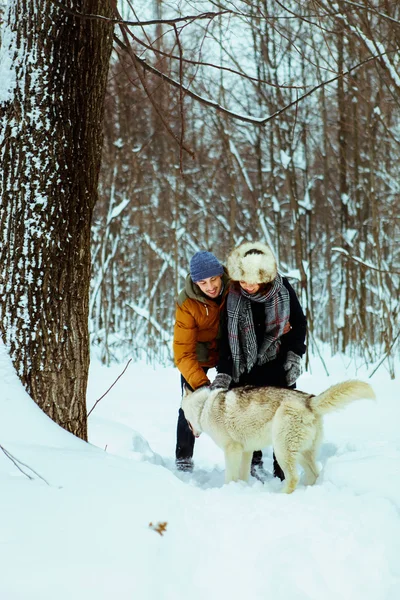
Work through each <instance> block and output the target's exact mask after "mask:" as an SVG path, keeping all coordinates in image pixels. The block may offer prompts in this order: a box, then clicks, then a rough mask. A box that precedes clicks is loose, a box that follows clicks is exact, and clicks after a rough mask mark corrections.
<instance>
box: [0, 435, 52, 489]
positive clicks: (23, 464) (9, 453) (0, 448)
mask: <svg viewBox="0 0 400 600" xmlns="http://www.w3.org/2000/svg"><path fill="white" fill-rule="evenodd" d="M0 450H2V451H3V452H4V454H5V455H6V456H7V458H8V459H9V460H11V462H12V463H13V464H14V465H15V466H16V467H17V469H18V471H21V473H22V474H23V475H25V477H27V478H28V479H30V480H31V481H33V480H34V479H35V478H34V477H32V475H29V473H25V471H24V470H23V469H22V468H21V467H20V465H22V466H23V467H25V468H26V469H29V470H30V471H32V473H34V474H35V475H36V477H39V479H41V480H42V481H44V482H45V483H46V484H47V485H48V486H49V487H51V486H50V484H49V482H48V481H46V479H45V478H44V477H42V476H41V475H39V473H37V472H36V471H35V470H34V469H32V467H30V466H29V465H26V464H25V463H24V462H22V460H19V458H16V457H15V456H13V455H12V454H11V452H9V451H8V450H7V449H6V448H4V446H2V445H1V444H0Z"/></svg>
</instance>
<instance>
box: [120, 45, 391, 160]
mask: <svg viewBox="0 0 400 600" xmlns="http://www.w3.org/2000/svg"><path fill="white" fill-rule="evenodd" d="M114 39H115V41H116V42H117V44H118V45H119V46H120V47H121V48H122V49H124V50H125V51H126V52H128V53H129V55H130V56H131V57H132V60H134V62H137V63H139V64H140V65H141V66H142V67H143V69H144V70H145V71H149V72H150V73H153V74H154V75H157V77H160V78H161V79H162V80H163V81H166V82H167V83H169V84H170V85H172V86H173V87H176V88H178V89H179V88H180V87H181V84H180V83H179V82H178V81H176V80H175V79H172V77H169V76H168V75H165V73H162V72H161V71H159V70H158V69H156V68H155V67H153V66H151V65H149V64H148V63H147V62H146V61H145V60H143V59H142V58H139V56H137V55H136V54H135V53H134V52H133V50H132V49H131V48H130V46H129V45H126V44H124V43H123V42H122V41H121V40H120V39H118V38H114ZM385 54H388V52H383V53H381V54H377V55H374V56H370V57H369V58H366V59H365V60H363V61H361V62H360V63H358V64H356V65H354V66H353V67H350V69H347V71H344V72H343V73H339V74H338V75H335V77H331V79H328V80H326V81H323V82H322V83H319V84H317V85H315V86H314V87H312V88H311V89H310V90H309V91H308V92H306V93H305V94H302V95H301V96H300V97H299V98H297V99H296V100H293V102H290V103H289V104H287V105H286V106H284V107H283V108H281V109H279V110H278V111H276V112H275V113H273V114H272V115H270V116H269V117H264V118H257V117H250V116H247V115H240V114H238V113H235V112H233V111H231V110H228V109H227V108H225V107H223V106H221V105H220V104H218V103H217V102H214V101H213V100H209V99H208V98H204V96H199V95H198V94H196V93H194V92H192V91H191V90H189V89H188V88H187V87H183V89H184V91H185V93H186V94H187V95H188V96H190V97H191V98H193V99H194V100H197V101H198V102H200V103H201V104H204V105H205V106H210V107H211V108H214V109H215V110H217V111H219V112H221V113H223V114H225V115H227V116H229V117H232V118H234V119H237V120H238V121H243V122H244V123H252V124H253V125H259V126H262V127H263V126H264V125H266V124H267V123H268V122H269V121H272V119H275V118H276V117H278V116H279V115H281V114H282V113H284V112H286V111H287V110H289V108H292V106H296V105H297V104H298V103H299V102H301V101H302V100H304V99H305V98H307V96H310V95H311V94H313V93H314V92H315V91H316V90H318V89H320V88H322V87H325V86H326V85H329V84H330V83H334V82H335V81H337V80H338V79H340V78H341V77H345V76H346V75H349V74H350V73H352V72H353V71H355V70H356V69H358V68H360V67H362V66H364V65H365V64H367V63H369V62H371V61H373V60H376V59H377V58H381V57H382V56H384V55H385ZM138 74H139V71H138ZM139 77H140V75H139ZM172 135H173V136H174V137H176V136H175V135H174V134H172ZM190 153H191V152H190Z"/></svg>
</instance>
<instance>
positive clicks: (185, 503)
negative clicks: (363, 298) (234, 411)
mask: <svg viewBox="0 0 400 600" xmlns="http://www.w3.org/2000/svg"><path fill="white" fill-rule="evenodd" d="M321 352H322V355H323V358H324V361H325V363H326V365H327V368H328V372H329V373H330V375H329V377H328V376H327V375H326V374H325V369H324V367H323V365H322V362H321V361H320V360H319V359H318V358H314V359H312V360H311V367H310V369H309V370H308V372H306V373H305V374H303V375H302V377H301V378H300V380H299V385H298V387H299V388H300V389H304V390H308V391H310V392H318V391H321V390H323V389H325V388H326V387H328V386H329V385H331V384H332V383H336V382H337V381H340V380H343V379H346V378H348V377H353V376H357V377H359V378H360V379H364V380H367V379H368V373H370V372H372V370H373V366H372V365H370V366H369V367H368V368H366V367H362V366H359V367H358V368H356V365H355V364H354V361H353V362H351V361H350V360H349V359H347V358H346V357H340V356H336V357H334V358H331V357H330V356H329V355H328V353H327V352H326V350H321ZM125 366H126V363H125V364H119V365H114V366H113V367H110V368H106V367H104V366H102V365H101V364H100V363H99V362H98V361H96V360H95V359H93V360H92V365H91V372H90V381H89V389H88V410H90V409H91V408H92V407H93V405H94V404H95V402H96V400H98V399H99V398H100V397H101V396H102V394H104V392H105V391H106V390H107V389H108V388H109V387H110V386H111V385H112V383H113V382H114V381H115V380H116V379H117V377H118V376H119V375H120V374H121V372H122V371H123V369H124V367H125ZM0 376H1V382H2V383H1V392H2V393H1V395H0V411H1V420H0V444H1V445H2V446H3V447H4V448H6V449H7V451H8V452H10V453H11V454H12V455H13V456H14V457H16V458H17V459H19V460H20V461H22V462H23V463H25V465H28V466H29V467H31V469H34V470H35V471H36V473H37V474H38V475H40V476H41V477H43V478H44V479H45V480H46V481H47V482H48V483H46V482H45V481H43V480H42V479H40V477H39V476H37V475H35V473H33V472H32V471H29V469H28V468H27V467H21V468H23V469H24V470H25V471H26V472H27V473H29V474H30V475H31V476H32V478H33V479H31V480H30V479H28V478H27V477H25V476H24V475H23V474H22V473H21V472H20V471H19V470H18V469H17V468H16V466H15V465H14V464H13V463H12V462H11V461H10V460H9V459H8V458H7V457H6V456H5V454H4V453H2V452H0V481H1V495H0V507H1V510H0V514H1V516H2V523H1V528H0V532H1V533H0V562H1V565H2V574H1V578H0V598H1V599H2V600H3V599H4V600H28V599H29V600H36V599H37V600H39V599H40V600H64V599H65V600H67V599H68V600H70V599H71V598H74V600H81V599H82V600H103V599H106V598H107V599H109V598H118V600H124V599H127V600H128V599H129V600H133V599H140V600H156V599H157V600H160V599H162V600H164V599H171V600H180V599H182V600H183V599H185V600H186V599H187V598H190V599H191V600H203V599H205V598H207V600H214V599H217V598H218V599H220V598H234V599H236V598H238V599H239V598H242V597H245V598H249V599H252V600H263V599H266V598H273V599H274V600H288V599H289V600H309V599H312V600H321V599H322V598H324V599H327V600H331V599H332V600H337V599H338V598H340V599H341V600H347V599H348V600H350V599H351V600H395V599H397V598H398V597H399V594H400V561H399V560H398V557H399V556H400V522H399V508H400V478H399V471H400V460H399V459H400V434H399V425H398V424H399V417H400V404H399V398H398V382H397V381H396V380H394V381H391V380H390V379H389V377H388V374H387V372H386V370H385V367H384V365H382V366H381V367H380V368H379V369H378V370H377V372H376V373H375V375H374V376H373V377H372V379H371V380H370V381H371V383H372V385H373V386H374V388H375V390H376V393H377V401H376V402H372V401H368V400H361V401H358V402H356V403H354V404H352V405H351V406H350V407H348V408H346V409H345V410H344V411H341V412H339V413H335V414H333V415H331V416H329V417H327V418H326V419H325V438H324V442H323V445H322V448H321V453H320V457H319V459H320V466H321V474H320V477H319V479H318V481H317V483H316V485H315V486H313V487H308V488H306V487H304V486H303V485H301V484H300V485H299V487H298V488H297V490H296V491H295V492H294V493H293V494H292V495H290V496H287V495H284V494H282V493H280V491H281V487H282V484H281V483H280V482H279V481H277V480H274V479H273V478H272V476H270V477H269V478H268V479H267V481H266V483H265V484H264V485H263V484H262V483H261V482H259V481H257V480H253V479H252V481H251V482H250V483H249V484H248V485H245V484H244V483H231V484H229V485H227V486H225V485H223V455H222V452H221V450H220V449H219V448H217V447H216V446H215V445H214V444H213V442H212V441H211V440H210V439H209V438H208V437H207V436H206V435H203V436H201V437H200V439H199V440H198V441H197V442H196V448H195V455H194V458H195V469H194V472H193V474H188V473H178V472H177V471H176V470H175V468H174V446H175V428H176V418H177V411H178V407H179V402H180V389H179V388H180V386H179V375H178V372H177V371H176V369H174V368H172V367H168V368H166V367H161V366H158V367H156V368H153V367H151V366H149V365H147V364H145V363H143V362H141V363H136V364H134V363H133V362H131V363H130V364H129V366H128V368H127V369H126V372H125V373H124V374H123V376H121V377H120V379H119V380H118V381H117V382H116V383H115V385H114V386H113V387H112V388H111V390H110V391H109V393H108V394H106V395H105V396H104V397H103V398H102V399H101V401H100V402H99V403H98V404H97V405H96V407H95V409H94V410H93V412H92V414H91V415H90V417H89V438H90V443H89V444H86V443H84V442H83V441H81V440H79V439H77V438H75V437H73V436H72V435H71V434H69V433H67V432H66V431H64V430H63V429H61V428H60V427H58V426H57V425H56V424H55V423H53V422H52V421H51V420H50V419H49V418H48V417H46V416H45V415H44V413H43V412H42V411H41V410H40V409H39V408H38V407H37V406H36V404H35V403H34V402H33V401H32V400H31V399H30V398H29V396H28V395H27V394H26V393H25V391H24V389H23V387H22V385H21V383H20V382H19V380H18V378H17V376H16V375H15V373H14V371H13V369H12V367H11V365H10V361H9V358H8V355H7V353H6V352H5V349H4V347H3V346H0ZM264 459H265V464H266V468H267V470H269V471H270V470H271V467H272V453H271V449H270V448H268V449H266V450H265V451H264ZM163 522H166V523H167V525H166V531H165V532H164V534H163V535H160V534H159V533H158V532H157V531H156V528H157V524H158V523H163ZM150 523H152V524H153V526H152V527H150V526H149V524H150Z"/></svg>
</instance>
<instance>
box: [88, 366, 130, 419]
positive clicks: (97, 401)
mask: <svg viewBox="0 0 400 600" xmlns="http://www.w3.org/2000/svg"><path fill="white" fill-rule="evenodd" d="M131 361H132V359H131V358H130V359H129V360H128V362H127V363H126V366H125V369H124V370H123V371H122V373H121V374H120V375H118V377H117V379H116V380H115V381H114V383H113V384H111V385H110V387H109V388H108V390H107V391H106V392H104V394H103V395H102V396H100V398H99V399H98V400H96V402H95V403H94V404H93V406H92V408H91V409H90V410H89V412H88V414H87V418H89V415H90V414H91V413H92V412H93V411H94V409H95V407H96V406H97V405H98V403H99V402H100V400H102V399H103V398H104V396H106V395H107V394H108V392H109V391H110V390H111V388H113V387H114V385H115V384H116V383H117V381H118V379H120V378H121V377H122V375H123V374H124V373H125V371H126V370H127V368H128V366H129V363H130V362H131Z"/></svg>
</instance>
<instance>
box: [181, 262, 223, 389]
mask: <svg viewBox="0 0 400 600" xmlns="http://www.w3.org/2000/svg"><path fill="white" fill-rule="evenodd" d="M222 283H223V292H222V294H223V298H222V301H221V303H220V304H218V303H217V302H214V301H213V300H212V299H211V298H207V297H206V296H204V295H203V294H202V293H201V290H200V288H199V286H198V285H196V284H195V283H193V281H192V279H191V277H190V275H188V276H187V277H186V282H185V287H184V289H183V290H182V291H181V293H180V294H179V296H178V299H177V302H176V319H175V327H174V345H173V348H174V360H175V364H176V366H177V367H178V369H179V371H180V372H181V373H182V375H183V377H184V378H185V379H186V381H187V382H188V384H189V385H190V386H191V387H192V388H193V389H194V390H195V389H197V388H198V387H200V386H202V385H205V384H207V383H209V380H208V377H207V375H206V374H205V373H204V371H203V369H202V367H215V366H216V364H217V362H218V339H219V335H220V315H221V311H222V309H223V307H224V304H225V298H226V294H227V291H228V287H229V278H228V275H227V274H226V272H224V274H223V276H222Z"/></svg>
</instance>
